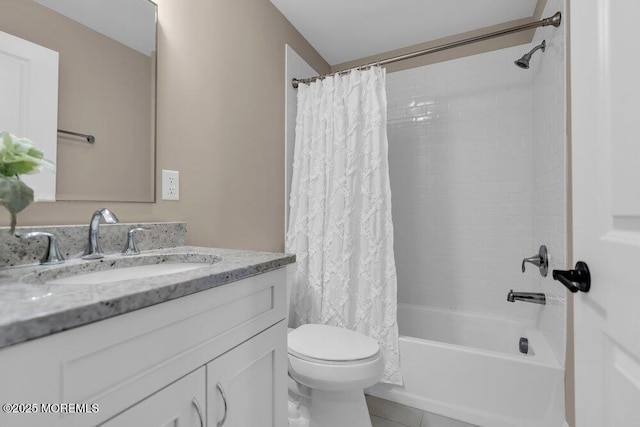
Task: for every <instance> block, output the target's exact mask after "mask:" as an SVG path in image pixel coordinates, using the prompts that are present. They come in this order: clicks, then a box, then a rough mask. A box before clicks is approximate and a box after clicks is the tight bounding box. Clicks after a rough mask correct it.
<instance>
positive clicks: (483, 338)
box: [367, 304, 564, 427]
mask: <svg viewBox="0 0 640 427" xmlns="http://www.w3.org/2000/svg"><path fill="white" fill-rule="evenodd" d="M398 324H399V327H400V335H401V337H400V364H401V368H402V374H403V376H404V386H403V387H398V386H390V385H387V384H377V385H375V386H373V387H371V388H369V389H367V393H368V394H371V395H373V396H377V397H380V398H383V399H387V400H391V401H394V402H398V403H401V404H403V405H408V406H412V407H414V408H418V409H421V410H423V411H428V412H433V413H436V414H440V415H444V416H446V417H450V418H453V419H457V420H460V421H464V422H467V423H471V424H475V425H478V426H482V427H520V426H522V427H561V426H562V425H563V423H564V369H563V368H562V366H561V365H560V364H559V363H558V361H557V360H556V359H555V357H554V355H553V353H552V351H551V349H550V348H549V345H548V344H547V342H546V341H545V339H544V337H543V336H542V334H541V333H540V331H539V330H537V329H535V328H534V327H531V326H527V325H524V324H522V323H519V322H516V321H513V320H510V319H505V318H499V317H490V316H486V315H481V314H475V313H467V312H460V311H453V310H444V309H437V308H431V307H424V306H417V305H412V304H398ZM520 337H526V338H528V339H529V345H530V348H532V349H533V351H532V353H533V354H527V355H525V354H522V353H520V352H519V350H518V342H519V340H520Z"/></svg>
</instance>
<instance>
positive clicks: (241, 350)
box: [207, 321, 287, 427]
mask: <svg viewBox="0 0 640 427" xmlns="http://www.w3.org/2000/svg"><path fill="white" fill-rule="evenodd" d="M286 329H287V328H286V325H285V324H284V321H281V322H279V323H278V324H276V325H274V326H272V327H271V328H269V329H267V330H266V331H264V332H262V333H260V334H258V335H257V336H255V337H253V338H251V339H250V340H248V341H246V342H244V343H243V344H240V345H239V346H238V347H236V348H234V349H233V350H230V351H228V352H227V353H225V354H223V355H222V356H220V357H218V358H217V359H215V360H214V361H213V362H210V363H209V364H207V425H208V426H224V427H250V426H256V427H258V426H259V427H283V426H286V425H287V342H286V338H285V337H286V334H287V331H286Z"/></svg>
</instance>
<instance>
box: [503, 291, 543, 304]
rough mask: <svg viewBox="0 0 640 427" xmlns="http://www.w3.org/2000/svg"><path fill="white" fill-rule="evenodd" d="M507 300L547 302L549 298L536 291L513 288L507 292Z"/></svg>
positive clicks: (535, 302)
mask: <svg viewBox="0 0 640 427" xmlns="http://www.w3.org/2000/svg"><path fill="white" fill-rule="evenodd" d="M507 301H509V302H516V301H522V302H531V303H534V304H543V305H544V304H546V303H547V298H546V296H545V295H544V294H541V293H536V292H513V289H511V290H510V291H509V293H508V294H507Z"/></svg>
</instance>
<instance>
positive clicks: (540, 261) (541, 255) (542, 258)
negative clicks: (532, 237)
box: [522, 245, 549, 277]
mask: <svg viewBox="0 0 640 427" xmlns="http://www.w3.org/2000/svg"><path fill="white" fill-rule="evenodd" d="M526 263H529V264H533V265H535V266H536V267H538V268H539V269H540V275H541V276H542V277H547V273H548V272H549V252H547V247H546V246H545V245H541V246H540V248H539V249H538V255H534V256H532V257H530V258H525V259H523V260H522V272H523V273H524V272H525V264H526Z"/></svg>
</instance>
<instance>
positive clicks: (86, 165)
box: [0, 0, 157, 202]
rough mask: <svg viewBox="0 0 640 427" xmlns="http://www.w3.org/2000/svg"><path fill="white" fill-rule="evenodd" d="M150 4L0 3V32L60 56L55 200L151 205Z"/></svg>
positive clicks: (79, 0) (122, 0) (137, 0)
mask: <svg viewBox="0 0 640 427" xmlns="http://www.w3.org/2000/svg"><path fill="white" fill-rule="evenodd" d="M156 9H157V7H156V4H155V3H153V2H151V1H150V0H109V1H105V0H3V5H2V13H1V14H0V31H3V32H6V33H9V34H12V35H14V36H17V37H20V38H22V39H25V40H28V41H30V42H33V43H36V44H38V45H41V46H44V47H46V48H49V49H52V50H54V51H57V52H58V53H59V85H58V129H59V130H62V131H68V132H72V133H78V134H86V135H91V136H93V137H94V138H95V140H94V142H93V143H90V142H88V141H87V138H86V137H83V136H77V135H73V134H69V133H64V132H58V135H57V137H58V147H57V177H56V187H57V188H56V199H57V200H95V201H121V202H153V201H154V200H155V179H154V175H155V115H156V114H155V108H156V105H155V104H156V101H155V95H156V25H157V22H156V15H157V10H156Z"/></svg>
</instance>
